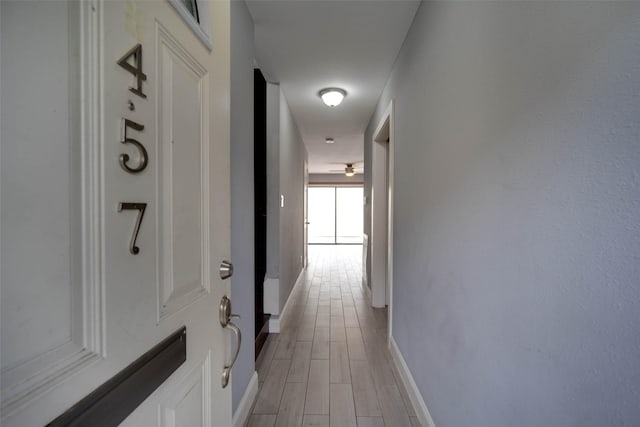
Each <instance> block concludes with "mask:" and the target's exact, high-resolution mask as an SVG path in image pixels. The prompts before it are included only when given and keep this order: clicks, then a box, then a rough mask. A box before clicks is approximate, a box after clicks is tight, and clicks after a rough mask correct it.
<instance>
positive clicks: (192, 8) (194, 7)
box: [180, 0, 200, 24]
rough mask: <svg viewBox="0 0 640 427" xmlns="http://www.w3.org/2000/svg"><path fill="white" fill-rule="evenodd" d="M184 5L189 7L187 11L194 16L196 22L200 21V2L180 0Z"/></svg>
mask: <svg viewBox="0 0 640 427" xmlns="http://www.w3.org/2000/svg"><path fill="white" fill-rule="evenodd" d="M180 1H181V2H182V4H183V5H184V7H185V8H186V9H187V12H189V13H190V14H191V16H193V18H194V19H195V20H196V22H197V23H198V24H199V23H200V16H199V15H198V2H197V1H196V0H180Z"/></svg>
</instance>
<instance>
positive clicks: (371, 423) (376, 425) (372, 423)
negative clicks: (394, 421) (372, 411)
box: [358, 417, 384, 427]
mask: <svg viewBox="0 0 640 427" xmlns="http://www.w3.org/2000/svg"><path fill="white" fill-rule="evenodd" d="M358 427H384V420H383V419H382V417H358Z"/></svg>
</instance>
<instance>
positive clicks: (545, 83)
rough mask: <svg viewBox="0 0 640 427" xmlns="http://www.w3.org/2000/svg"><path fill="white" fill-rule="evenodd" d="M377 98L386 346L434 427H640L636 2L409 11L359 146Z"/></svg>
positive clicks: (639, 35) (639, 29) (639, 32)
mask: <svg viewBox="0 0 640 427" xmlns="http://www.w3.org/2000/svg"><path fill="white" fill-rule="evenodd" d="M392 98H393V99H395V156H396V168H395V176H394V177H395V203H394V212H395V221H394V229H395V242H396V244H395V249H394V260H395V264H394V278H393V279H394V309H393V336H394V338H395V340H396V341H397V343H398V346H399V348H400V351H401V352H402V354H403V356H404V358H405V359H406V362H407V364H408V366H409V368H410V369H411V372H412V374H413V377H414V379H415V381H416V383H417V385H418V387H419V389H420V391H421V393H422V396H423V398H424V400H425V402H426V404H427V406H428V408H429V409H430V411H431V414H432V416H433V418H434V420H435V423H436V425H437V426H438V427H464V426H473V427H476V426H536V427H537V426H543V425H545V426H581V427H585V426H605V425H606V426H621V425H640V404H639V401H640V400H639V399H640V338H639V337H640V336H639V332H638V331H640V220H639V219H640V3H623V2H602V3H598V2H541V3H538V2H536V3H533V2H424V3H423V4H422V6H421V7H420V9H419V11H418V13H417V15H416V18H415V21H414V23H413V26H412V28H411V30H410V32H409V35H408V38H407V40H406V41H405V44H404V46H403V49H402V51H401V53H400V55H399V57H398V59H397V62H396V65H395V67H394V70H393V72H392V74H391V76H390V79H389V81H388V84H387V87H386V89H385V90H384V92H383V94H382V97H381V100H380V103H379V105H378V107H377V110H376V112H375V113H374V115H373V117H372V120H371V122H370V124H369V126H368V129H367V133H366V135H365V141H371V136H372V135H371V134H372V131H373V128H374V127H375V126H376V124H377V123H378V120H379V118H380V116H381V114H382V112H383V111H384V109H385V108H386V107H387V105H388V102H389V100H390V99H392ZM365 145H366V146H367V153H366V154H365V159H368V160H369V159H370V158H371V157H370V149H369V143H367V144H365Z"/></svg>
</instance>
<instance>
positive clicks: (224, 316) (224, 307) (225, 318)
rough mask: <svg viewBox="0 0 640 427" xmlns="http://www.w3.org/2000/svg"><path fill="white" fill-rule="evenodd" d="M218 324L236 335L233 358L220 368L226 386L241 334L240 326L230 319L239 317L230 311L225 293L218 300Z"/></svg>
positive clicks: (238, 347)
mask: <svg viewBox="0 0 640 427" xmlns="http://www.w3.org/2000/svg"><path fill="white" fill-rule="evenodd" d="M219 314H220V324H221V325H222V327H223V328H229V329H231V330H232V331H233V333H234V335H235V336H236V350H235V352H234V353H233V358H232V359H231V363H229V364H227V365H225V366H224V368H223V369H222V378H221V379H222V388H225V387H227V385H229V378H230V376H231V368H233V365H234V363H236V359H237V358H238V354H239V353H240V345H241V344H242V334H241V333H240V328H238V327H237V326H236V325H235V324H234V323H233V322H232V321H231V319H232V318H238V319H239V318H240V316H238V315H237V314H232V313H231V300H230V299H229V298H228V297H227V296H226V295H225V296H223V297H222V300H220V313H219Z"/></svg>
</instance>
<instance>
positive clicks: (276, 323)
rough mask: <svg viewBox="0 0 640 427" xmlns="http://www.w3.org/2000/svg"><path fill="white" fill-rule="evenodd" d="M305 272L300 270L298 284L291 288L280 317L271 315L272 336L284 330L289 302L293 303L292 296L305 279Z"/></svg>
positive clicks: (270, 328)
mask: <svg viewBox="0 0 640 427" xmlns="http://www.w3.org/2000/svg"><path fill="white" fill-rule="evenodd" d="M304 271H305V269H304V268H303V269H302V270H300V274H298V278H297V279H296V282H295V283H294V284H293V287H292V288H291V292H289V296H288V297H287V302H286V303H285V304H284V308H283V309H282V311H281V312H280V315H279V316H274V315H273V314H272V315H271V318H270V319H269V333H270V334H279V333H280V329H281V328H282V321H283V319H284V317H285V316H286V315H287V309H288V308H289V302H290V301H291V294H293V291H294V290H295V289H296V287H297V286H298V285H299V284H300V283H302V279H303V278H304ZM265 311H266V309H265Z"/></svg>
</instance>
